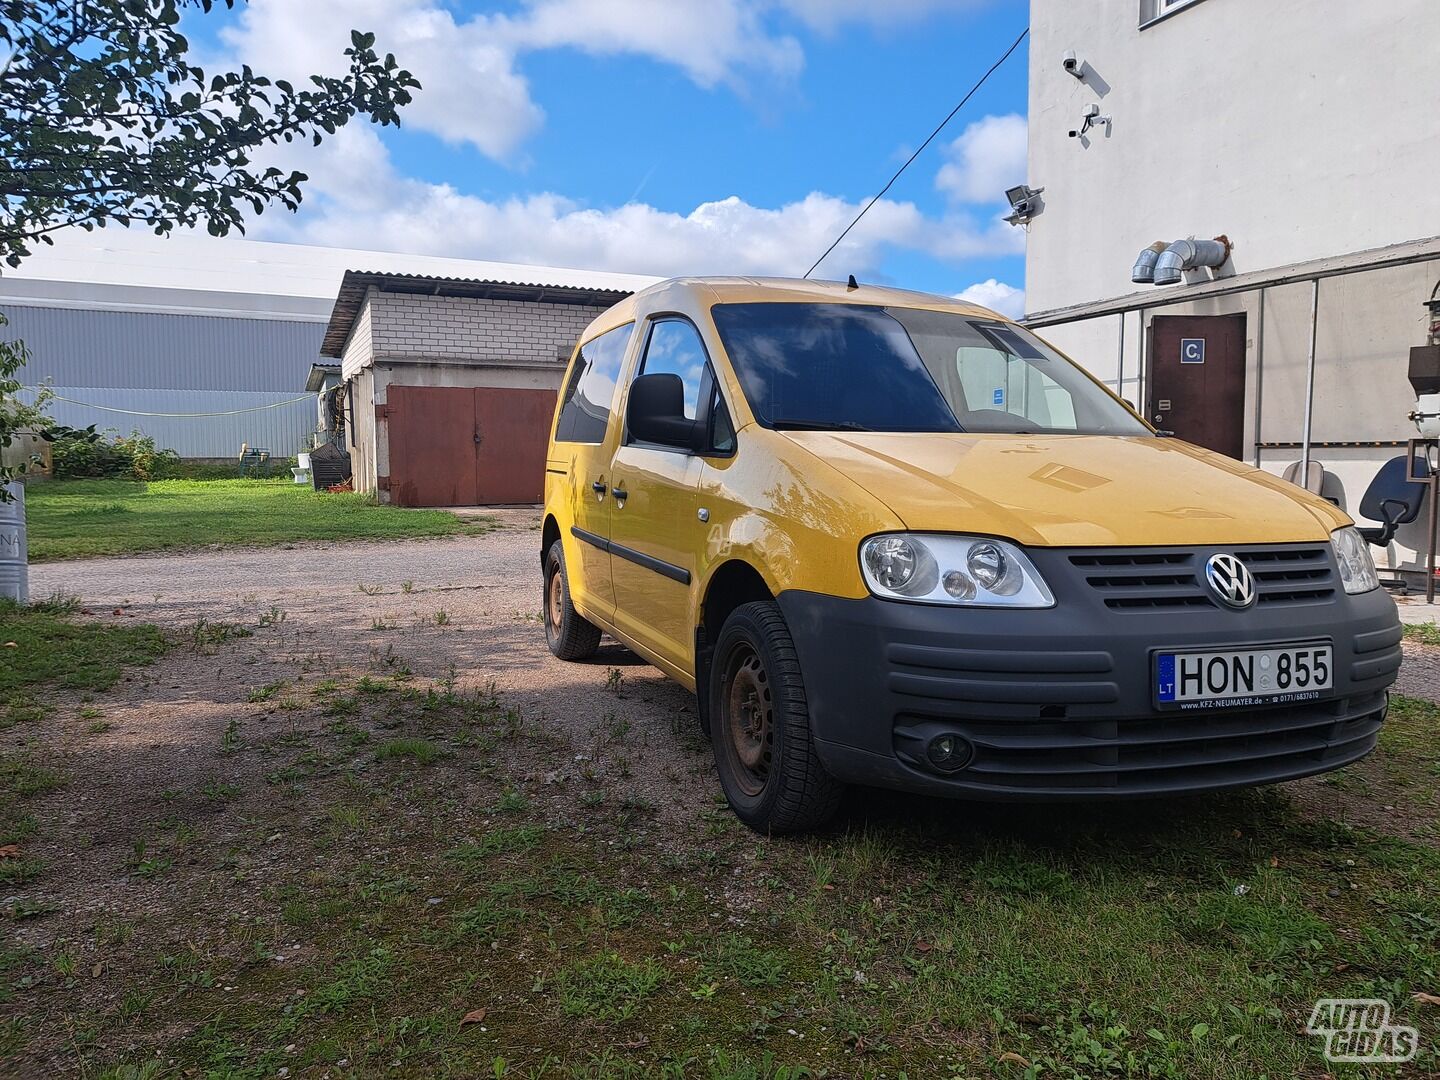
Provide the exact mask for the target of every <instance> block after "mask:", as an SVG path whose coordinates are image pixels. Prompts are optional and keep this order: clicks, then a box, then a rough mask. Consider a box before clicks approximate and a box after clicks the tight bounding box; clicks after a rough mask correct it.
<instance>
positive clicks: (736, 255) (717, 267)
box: [187, 0, 1028, 307]
mask: <svg viewBox="0 0 1440 1080" xmlns="http://www.w3.org/2000/svg"><path fill="white" fill-rule="evenodd" d="M1027 6H1028V5H1027V4H1025V3H1024V2H1023V0H889V2H888V3H875V2H873V0H523V2H512V3H500V4H494V3H492V4H482V3H476V2H472V0H304V2H303V3H296V2H295V0H252V2H251V3H250V4H249V5H248V7H247V8H245V9H243V10H242V11H241V12H238V13H235V14H226V15H220V16H210V17H208V18H205V19H203V20H201V19H200V18H199V17H197V16H192V17H191V19H190V24H189V25H188V27H187V30H188V32H189V33H190V34H191V37H192V39H194V40H195V41H196V44H197V46H198V48H199V49H200V50H201V52H202V55H203V57H204V59H205V60H206V61H207V62H210V63H225V62H232V63H233V62H235V61H237V60H241V61H244V62H248V63H250V64H251V65H252V66H253V67H255V68H256V69H257V70H259V71H262V72H265V73H267V74H275V75H280V76H295V75H304V74H308V73H310V72H314V71H324V70H333V69H334V68H335V67H336V66H337V62H338V58H339V55H340V52H341V50H343V48H344V45H345V41H346V39H347V38H348V31H349V29H350V28H351V27H352V26H353V27H356V28H359V29H368V30H373V31H375V32H376V33H377V34H378V35H379V43H380V46H381V47H382V48H383V49H388V50H390V51H393V52H395V53H396V55H397V56H398V57H399V59H400V61H401V63H402V64H404V65H405V66H407V67H409V68H411V69H412V70H413V71H414V72H415V73H416V75H417V76H418V77H419V78H420V79H421V81H422V83H423V84H424V86H425V89H424V91H423V92H422V93H421V95H420V96H419V98H418V99H417V101H416V103H415V104H414V105H413V106H412V107H411V108H410V109H409V110H408V111H407V113H406V116H405V121H406V122H405V126H404V127H403V128H402V129H401V130H400V131H398V132H396V131H394V130H393V129H392V130H386V131H381V130H380V129H375V128H371V127H368V126H366V127H358V126H352V127H351V128H350V129H347V130H346V131H345V132H342V133H341V136H340V137H339V138H337V139H335V140H333V141H332V142H331V143H330V144H328V145H327V146H325V147H322V148H321V149H320V150H319V151H314V152H309V151H300V150H296V149H293V148H287V149H286V150H284V151H283V152H282V153H281V155H280V156H281V158H282V160H283V161H284V162H285V163H289V164H292V165H294V167H297V168H301V169H303V170H304V171H306V172H307V173H310V174H311V175H312V177H313V183H312V186H311V189H310V191H309V193H308V198H307V202H306V205H305V206H304V207H303V208H302V210H301V212H300V213H299V215H297V216H295V217H293V218H292V217H290V216H289V215H286V214H284V213H283V212H278V213H271V214H267V215H265V217H263V218H262V219H261V220H260V221H259V222H257V224H256V227H255V228H254V229H252V230H251V235H252V236H255V237H257V238H265V239H279V240H297V241H305V242H315V243H329V244H343V245H345V246H353V247H364V248H378V249H381V250H397V251H413V252H423V253H429V254H444V255H456V256H462V257H472V258H484V259H495V260H504V261H516V262H541V263H553V264H556V265H571V266H593V267H596V268H600V269H608V270H624V271H632V272H637V273H655V274H672V273H687V272H700V273H723V272H743V273H757V272H764V273H780V274H790V275H799V274H801V273H803V272H804V271H805V270H806V268H807V267H808V266H809V264H810V262H811V261H813V259H814V258H815V257H816V256H818V255H819V253H820V251H822V250H823V249H824V247H825V246H826V244H827V243H828V241H829V239H830V238H832V237H833V235H834V234H835V232H837V231H838V228H839V227H842V226H843V224H844V222H845V221H847V220H848V219H849V217H850V216H852V215H853V213H854V211H855V209H856V207H857V206H858V205H859V204H860V203H861V202H863V201H864V200H865V199H866V198H868V197H869V196H870V195H871V194H873V193H874V191H875V190H877V189H878V188H879V187H880V185H882V184H883V183H884V181H885V180H886V179H887V178H888V177H889V175H890V173H891V172H893V170H894V169H895V168H896V167H897V166H898V165H899V163H900V162H901V161H903V160H904V158H905V157H906V156H908V154H909V153H910V152H911V150H913V149H914V147H915V146H916V145H918V144H919V142H920V141H921V140H922V139H923V138H924V137H925V135H927V134H928V133H929V131H930V130H931V128H933V126H934V125H935V124H936V123H937V122H938V121H939V120H940V118H941V117H943V116H944V115H945V113H947V112H948V111H949V110H950V109H951V108H952V107H953V106H954V104H955V103H956V102H957V101H958V100H959V99H960V97H961V96H962V95H963V94H964V92H965V91H966V90H967V89H968V88H969V86H970V85H971V84H972V83H973V82H974V80H975V79H976V78H977V77H978V76H979V75H980V74H981V73H982V72H983V71H984V70H985V68H986V67H988V66H989V65H990V63H991V62H992V61H993V60H994V59H995V57H996V56H998V55H999V53H1000V52H1001V51H1003V49H1004V48H1005V47H1006V46H1008V45H1009V43H1010V42H1011V41H1012V40H1014V38H1015V36H1016V35H1017V34H1018V33H1019V32H1020V31H1021V30H1022V29H1023V28H1024V26H1025V20H1026V17H1027ZM1025 80H1026V51H1025V48H1024V47H1023V46H1022V47H1021V49H1019V50H1018V51H1017V52H1016V54H1015V55H1014V56H1013V57H1012V58H1011V59H1010V61H1009V62H1008V63H1007V64H1006V65H1005V66H1004V67H1002V68H1001V69H1000V71H998V72H997V73H996V74H995V76H993V77H992V79H991V81H990V82H989V83H988V84H987V85H986V87H985V88H984V89H983V90H982V91H981V92H980V93H979V94H977V95H976V97H975V98H974V99H972V101H971V103H970V104H969V105H968V106H966V108H965V109H964V110H963V111H962V112H961V113H960V114H959V115H958V116H957V117H956V118H955V119H954V120H953V121H952V122H951V125H950V126H949V127H948V128H947V129H946V131H945V132H944V133H943V135H942V136H941V138H939V139H937V140H936V141H935V142H934V143H932V144H931V146H930V147H929V148H928V149H927V150H926V152H925V154H924V155H922V156H921V157H920V158H919V159H918V160H917V161H916V162H915V164H914V165H912V166H911V167H910V169H909V170H908V171H907V172H906V174H905V175H904V177H902V178H901V180H900V181H899V183H897V185H896V186H895V187H894V188H893V189H892V190H891V192H890V195H889V196H888V197H887V199H886V201H885V202H884V203H882V204H880V205H878V206H877V207H876V208H875V210H872V211H871V214H870V216H869V217H868V218H867V219H866V220H865V221H864V222H862V223H861V225H859V226H858V227H857V229H856V232H855V233H854V234H852V236H853V242H850V243H847V245H846V246H845V247H844V248H843V249H842V250H841V251H839V252H837V254H836V255H835V256H832V259H831V260H830V261H828V262H827V263H826V264H825V265H824V266H823V267H822V268H821V271H820V275H821V276H831V277H839V276H843V275H844V274H846V273H848V272H852V271H853V272H855V273H856V274H857V275H859V276H862V277H866V278H869V279H870V280H883V281H888V282H893V283H896V284H901V285H905V286H908V287H913V288H921V289H927V290H932V291H936V292H946V293H955V292H960V291H962V290H964V289H966V288H967V287H969V286H972V285H974V284H976V283H983V282H987V281H991V280H994V281H996V282H999V283H1001V284H1002V285H1008V286H1011V287H1013V288H1017V289H1018V287H1020V286H1021V285H1022V284H1023V269H1024V263H1023V256H1022V254H1021V253H1020V252H1021V251H1022V248H1023V245H1022V243H1021V240H1022V238H1021V237H1020V235H1019V231H1018V230H1014V229H1011V228H1010V227H1009V226H1006V225H1004V224H1000V223H997V220H996V219H997V217H998V215H999V214H1001V213H1003V212H1004V209H1005V201H1004V194H1003V189H1004V187H1005V186H1006V185H1007V184H1013V183H1016V182H1019V181H1021V180H1023V179H1024V164H1023V162H1024V127H1023V120H1022V119H1021V118H1022V117H1023V115H1024V112H1025V105H1026V99H1025V95H1026V90H1025ZM990 292H991V293H993V294H995V295H994V299H997V300H1003V301H1006V302H1008V303H1009V304H1010V305H1011V306H1012V307H1014V306H1016V305H1018V303H1019V300H1018V298H1017V297H1015V296H1014V295H1013V294H1010V293H1007V292H1005V291H1004V290H997V289H995V288H992V289H991V290H990Z"/></svg>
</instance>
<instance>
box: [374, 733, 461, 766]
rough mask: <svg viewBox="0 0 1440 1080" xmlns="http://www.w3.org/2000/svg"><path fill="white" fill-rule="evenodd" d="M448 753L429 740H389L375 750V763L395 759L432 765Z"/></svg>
mask: <svg viewBox="0 0 1440 1080" xmlns="http://www.w3.org/2000/svg"><path fill="white" fill-rule="evenodd" d="M447 753H448V751H446V750H445V749H444V748H442V747H440V746H437V745H436V744H435V743H433V742H431V741H430V740H429V739H416V738H403V739H390V740H388V741H386V742H383V743H381V744H380V745H379V746H377V747H376V748H375V760H376V761H392V760H395V759H397V758H411V759H413V760H414V761H416V762H419V763H420V764H421V765H432V764H434V763H435V762H437V761H439V760H440V759H441V758H443V757H445V756H446V755H447Z"/></svg>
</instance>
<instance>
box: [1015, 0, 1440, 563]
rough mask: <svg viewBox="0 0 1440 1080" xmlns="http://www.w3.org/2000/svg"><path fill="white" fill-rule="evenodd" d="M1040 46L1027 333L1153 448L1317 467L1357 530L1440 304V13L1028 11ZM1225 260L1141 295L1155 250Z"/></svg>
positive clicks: (1238, 5)
mask: <svg viewBox="0 0 1440 1080" xmlns="http://www.w3.org/2000/svg"><path fill="white" fill-rule="evenodd" d="M1030 24H1031V45H1030V119H1029V169H1028V172H1029V176H1028V184H1029V185H1030V187H1032V188H1043V189H1044V190H1043V193H1042V194H1041V195H1040V196H1039V198H1038V200H1037V202H1036V206H1035V212H1034V213H1033V216H1031V218H1030V220H1029V222H1028V224H1026V226H1025V227H1026V228H1027V231H1028V239H1027V260H1026V307H1027V310H1028V311H1029V315H1028V316H1027V321H1028V322H1029V323H1030V324H1031V325H1033V326H1035V327H1036V328H1037V329H1039V330H1040V332H1041V333H1042V335H1044V336H1045V337H1047V338H1049V339H1050V340H1052V341H1054V342H1055V344H1056V345H1058V346H1059V347H1060V348H1062V349H1064V350H1065V351H1067V352H1068V353H1070V354H1071V355H1072V356H1073V357H1075V358H1076V359H1077V360H1080V361H1081V362H1083V363H1084V364H1085V365H1086V366H1087V367H1089V368H1090V369H1091V370H1092V371H1093V372H1095V374H1096V375H1097V376H1099V377H1101V378H1102V379H1104V380H1106V381H1107V382H1109V383H1110V384H1111V385H1112V386H1114V387H1116V388H1117V389H1118V390H1119V391H1120V392H1121V393H1122V396H1124V397H1126V398H1127V399H1129V400H1130V401H1132V402H1134V403H1136V404H1137V405H1138V406H1139V407H1140V408H1141V409H1142V410H1143V411H1144V413H1145V415H1146V416H1147V417H1148V418H1150V419H1151V420H1152V421H1156V423H1157V426H1159V427H1162V428H1167V429H1171V430H1174V431H1175V432H1177V434H1179V435H1180V436H1181V437H1184V438H1188V439H1191V440H1192V441H1196V442H1201V443H1203V444H1205V445H1209V446H1211V447H1212V448H1214V449H1217V450H1220V451H1221V452H1223V453H1227V454H1230V455H1231V456H1234V457H1237V458H1240V459H1242V460H1245V461H1247V462H1250V463H1252V464H1256V465H1259V466H1261V467H1262V468H1265V469H1268V470H1271V471H1274V472H1281V471H1282V470H1284V469H1285V467H1286V466H1287V465H1290V464H1291V463H1293V462H1296V461H1298V460H1300V459H1301V458H1304V457H1307V456H1308V458H1309V459H1310V460H1314V461H1319V462H1321V463H1322V464H1323V466H1324V468H1325V470H1326V476H1325V481H1324V488H1323V493H1324V494H1326V495H1327V496H1329V497H1332V498H1334V499H1336V500H1337V501H1338V502H1339V503H1340V504H1341V505H1342V506H1344V507H1346V508H1347V509H1348V510H1349V511H1350V512H1351V513H1358V507H1359V503H1360V500H1361V496H1362V495H1363V494H1364V492H1365V490H1366V487H1367V486H1368V484H1369V482H1370V480H1371V478H1372V477H1373V476H1374V475H1375V472H1376V471H1377V469H1378V468H1379V466H1380V465H1381V464H1382V463H1383V462H1384V461H1386V460H1387V459H1390V458H1392V457H1395V456H1397V455H1401V454H1403V453H1404V452H1405V442H1406V440H1407V439H1408V438H1410V437H1411V436H1413V435H1414V434H1415V430H1414V427H1413V425H1412V424H1411V423H1410V422H1409V421H1408V420H1407V414H1408V413H1409V411H1410V410H1411V409H1412V408H1413V407H1414V394H1413V392H1412V389H1411V386H1410V384H1409V382H1408V379H1407V371H1408V358H1409V352H1410V349H1411V347H1412V346H1420V345H1425V344H1426V343H1427V340H1428V339H1429V338H1428V335H1429V334H1430V332H1431V315H1430V312H1429V311H1428V310H1427V307H1426V301H1428V300H1430V299H1431V297H1432V295H1433V294H1434V292H1435V290H1436V288H1437V284H1440V111H1437V110H1440V63H1437V62H1436V52H1435V50H1436V46H1437V42H1440V4H1436V3H1434V2H1433V0H1387V2H1385V3H1355V2H1353V0H1264V2H1257V0H1099V2H1091V3H1075V2H1073V0H1032V3H1031V19H1030ZM1067 58H1069V59H1067ZM1087 112H1088V113H1090V114H1093V115H1091V116H1090V117H1089V121H1088V125H1087V117H1086V114H1087ZM1215 237H1224V238H1226V239H1227V240H1228V242H1229V244H1230V245H1231V247H1230V249H1229V251H1228V253H1227V254H1226V256H1225V258H1224V261H1223V263H1222V264H1221V265H1219V266H1218V267H1214V268H1205V267H1199V268H1194V269H1188V270H1185V271H1184V272H1183V275H1182V278H1183V280H1182V281H1181V282H1180V283H1178V284H1172V285H1152V284H1141V283H1136V282H1134V281H1132V268H1133V267H1134V266H1135V264H1136V262H1137V258H1139V257H1140V253H1141V252H1142V251H1143V250H1144V249H1146V248H1147V246H1149V245H1151V244H1152V243H1153V242H1156V241H1159V242H1160V243H1161V244H1162V245H1168V244H1170V243H1171V242H1173V241H1176V240H1181V239H1186V238H1196V239H1202V240H1205V239H1211V238H1215ZM1183 254H1184V252H1183V251H1181V252H1177V255H1183ZM1317 282H1318V285H1317V284H1316V283H1317ZM1317 299H1318V305H1316V304H1315V301H1316V300H1317ZM1312 305H1313V311H1314V312H1315V315H1316V318H1315V321H1314V338H1313V340H1314V347H1313V356H1314V365H1313V381H1314V392H1313V396H1311V395H1310V394H1309V393H1308V391H1307V386H1308V384H1309V381H1310V373H1311V362H1310V361H1311V355H1312V347H1311V342H1312V332H1311V331H1312ZM1437 320H1440V315H1437ZM1197 342H1201V343H1202V344H1198V345H1197V344H1196V343H1197ZM1182 351H1183V352H1184V353H1185V355H1184V356H1183V357H1182ZM1307 403H1308V409H1307ZM1307 411H1308V413H1309V421H1308V424H1307V419H1306V418H1307ZM1157 418H1158V419H1157ZM1307 442H1308V453H1307ZM1424 520H1425V515H1424V514H1422V515H1421V519H1420V521H1418V522H1417V523H1416V524H1415V525H1413V526H1410V527H1407V528H1406V529H1403V530H1402V531H1401V534H1400V537H1399V541H1398V542H1397V544H1396V545H1395V546H1394V547H1393V548H1392V550H1391V552H1390V556H1391V559H1392V560H1394V562H1392V565H1405V566H1407V567H1413V566H1414V565H1415V563H1414V557H1415V555H1414V553H1415V549H1416V548H1418V547H1420V546H1422V545H1423V543H1424V527H1423V522H1424ZM1380 561H1382V562H1384V561H1385V559H1384V557H1383V556H1382V557H1381V559H1380Z"/></svg>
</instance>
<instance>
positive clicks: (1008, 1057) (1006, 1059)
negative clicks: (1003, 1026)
mask: <svg viewBox="0 0 1440 1080" xmlns="http://www.w3.org/2000/svg"><path fill="white" fill-rule="evenodd" d="M1006 1063H1008V1064H1011V1065H1019V1066H1020V1067H1021V1068H1022V1069H1028V1068H1030V1062H1028V1061H1026V1060H1025V1059H1024V1058H1023V1057H1021V1056H1020V1055H1019V1054H1017V1053H1015V1052H1014V1051H1013V1050H1006V1051H1005V1053H1003V1054H1001V1055H1000V1064H1002V1065H1004V1064H1006Z"/></svg>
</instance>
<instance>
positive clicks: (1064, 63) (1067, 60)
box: [1060, 49, 1085, 79]
mask: <svg viewBox="0 0 1440 1080" xmlns="http://www.w3.org/2000/svg"><path fill="white" fill-rule="evenodd" d="M1060 66H1061V67H1063V68H1064V69H1065V73H1066V74H1067V75H1073V76H1074V77H1075V78H1077V79H1083V78H1085V72H1084V67H1085V61H1084V60H1081V59H1080V58H1079V57H1078V56H1076V55H1075V50H1074V49H1066V50H1065V55H1064V56H1062V57H1060Z"/></svg>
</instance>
